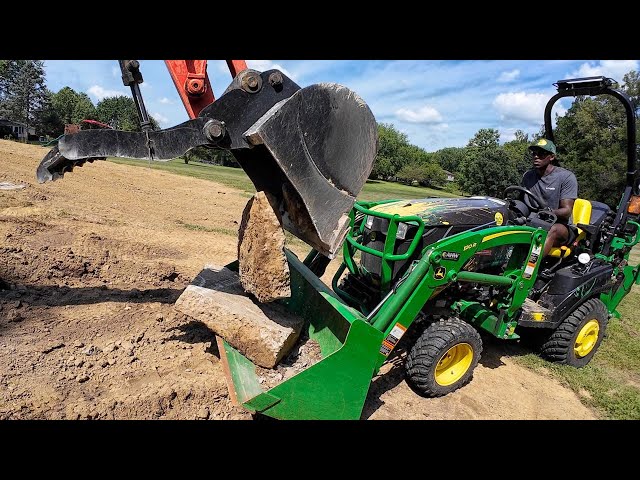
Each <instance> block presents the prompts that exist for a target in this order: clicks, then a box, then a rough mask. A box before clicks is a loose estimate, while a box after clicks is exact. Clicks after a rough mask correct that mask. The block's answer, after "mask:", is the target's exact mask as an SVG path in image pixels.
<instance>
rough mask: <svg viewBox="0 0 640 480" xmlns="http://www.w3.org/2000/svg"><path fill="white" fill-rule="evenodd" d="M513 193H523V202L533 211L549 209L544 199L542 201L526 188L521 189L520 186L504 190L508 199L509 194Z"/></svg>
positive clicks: (512, 186)
mask: <svg viewBox="0 0 640 480" xmlns="http://www.w3.org/2000/svg"><path fill="white" fill-rule="evenodd" d="M511 192H521V193H523V194H524V195H523V201H524V203H525V205H526V206H527V207H529V208H530V209H532V210H535V211H540V210H543V209H545V208H547V206H548V205H547V202H545V201H544V200H543V199H541V198H540V197H539V196H537V195H536V194H535V193H533V192H532V191H531V190H527V189H526V188H524V187H521V186H520V185H511V186H510V187H507V188H505V189H504V196H505V197H506V196H507V194H508V193H511Z"/></svg>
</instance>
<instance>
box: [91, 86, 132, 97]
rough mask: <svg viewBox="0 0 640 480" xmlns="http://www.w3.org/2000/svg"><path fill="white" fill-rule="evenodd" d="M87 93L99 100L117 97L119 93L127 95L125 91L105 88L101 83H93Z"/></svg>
mask: <svg viewBox="0 0 640 480" xmlns="http://www.w3.org/2000/svg"><path fill="white" fill-rule="evenodd" d="M87 93H88V94H89V95H90V96H93V97H94V98H95V99H96V100H97V101H101V100H103V99H104V98H107V97H117V96H119V95H127V94H126V93H125V92H121V91H120V90H107V89H106V88H103V87H101V86H100V85H92V86H91V87H89V89H88V90H87Z"/></svg>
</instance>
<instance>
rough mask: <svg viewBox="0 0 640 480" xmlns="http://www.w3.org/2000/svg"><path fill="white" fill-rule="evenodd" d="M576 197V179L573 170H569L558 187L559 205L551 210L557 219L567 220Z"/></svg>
mask: <svg viewBox="0 0 640 480" xmlns="http://www.w3.org/2000/svg"><path fill="white" fill-rule="evenodd" d="M576 198H578V180H577V179H576V176H575V175H574V174H573V172H569V175H567V176H566V178H565V179H564V181H563V182H562V185H561V188H560V206H559V207H558V208H557V209H556V210H554V211H553V213H555V214H556V216H557V217H558V219H560V220H564V221H565V222H568V221H569V218H570V217H571V214H572V213H573V204H574V202H575V199H576Z"/></svg>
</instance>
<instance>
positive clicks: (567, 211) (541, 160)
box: [521, 138, 578, 256]
mask: <svg viewBox="0 0 640 480" xmlns="http://www.w3.org/2000/svg"><path fill="white" fill-rule="evenodd" d="M529 150H530V151H531V153H532V155H533V168H531V169H530V170H527V171H526V172H525V174H524V175H523V177H522V182H521V184H522V186H523V187H525V188H526V189H528V190H530V191H531V192H532V193H534V194H535V195H538V196H539V197H540V198H542V199H543V200H544V201H546V202H547V205H548V208H549V209H550V210H551V211H552V213H554V214H555V215H556V216H557V217H558V219H557V221H556V223H554V224H553V226H552V227H551V229H550V230H549V233H548V234H547V240H546V242H545V244H544V250H543V254H544V256H546V255H547V254H548V253H549V252H550V251H551V249H552V248H554V247H560V246H562V245H568V244H569V243H571V242H572V241H573V239H575V235H576V233H575V228H574V227H573V226H572V225H570V222H571V214H572V212H573V203H574V201H575V199H576V198H578V180H577V179H576V176H575V175H574V174H573V172H571V171H570V170H567V169H566V168H562V167H560V166H559V165H558V160H557V159H556V146H555V144H554V143H553V142H552V141H551V140H547V139H545V138H541V139H539V140H538V141H537V142H535V143H534V144H532V145H530V146H529Z"/></svg>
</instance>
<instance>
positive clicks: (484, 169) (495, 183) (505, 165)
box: [456, 148, 523, 198]
mask: <svg viewBox="0 0 640 480" xmlns="http://www.w3.org/2000/svg"><path fill="white" fill-rule="evenodd" d="M522 173H523V172H519V171H518V170H517V169H516V167H515V165H514V164H513V163H512V162H511V161H510V159H509V156H508V155H507V153H506V152H505V151H504V150H503V149H502V148H482V149H480V148H474V149H470V152H469V155H468V157H467V159H466V160H465V162H464V163H463V164H462V165H461V168H460V175H458V176H457V177H456V181H457V183H458V185H459V186H460V188H462V190H463V191H465V192H466V193H468V194H470V195H488V196H491V197H497V198H502V197H503V193H504V189H505V188H506V187H508V186H509V185H517V184H519V183H520V179H521V178H522Z"/></svg>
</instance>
